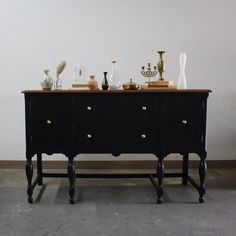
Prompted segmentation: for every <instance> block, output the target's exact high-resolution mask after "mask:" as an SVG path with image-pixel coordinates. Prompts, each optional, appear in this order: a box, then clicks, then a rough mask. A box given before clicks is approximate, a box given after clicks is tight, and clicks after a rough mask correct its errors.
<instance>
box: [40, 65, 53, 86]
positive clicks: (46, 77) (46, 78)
mask: <svg viewBox="0 0 236 236" xmlns="http://www.w3.org/2000/svg"><path fill="white" fill-rule="evenodd" d="M44 73H45V74H44V76H43V79H42V81H41V86H42V89H43V90H51V89H52V86H53V79H52V77H51V76H50V75H49V70H45V71H44Z"/></svg>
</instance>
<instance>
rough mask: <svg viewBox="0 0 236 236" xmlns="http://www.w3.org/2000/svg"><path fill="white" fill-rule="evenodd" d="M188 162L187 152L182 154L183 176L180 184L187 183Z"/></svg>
mask: <svg viewBox="0 0 236 236" xmlns="http://www.w3.org/2000/svg"><path fill="white" fill-rule="evenodd" d="M188 164H189V155H188V153H186V154H184V155H183V177H182V184H183V185H187V184H188V167H189V166H188Z"/></svg>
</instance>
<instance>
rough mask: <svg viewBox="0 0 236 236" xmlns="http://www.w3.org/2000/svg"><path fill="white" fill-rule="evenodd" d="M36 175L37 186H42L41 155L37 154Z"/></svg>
mask: <svg viewBox="0 0 236 236" xmlns="http://www.w3.org/2000/svg"><path fill="white" fill-rule="evenodd" d="M37 174H38V185H43V176H42V154H41V153H40V154H37Z"/></svg>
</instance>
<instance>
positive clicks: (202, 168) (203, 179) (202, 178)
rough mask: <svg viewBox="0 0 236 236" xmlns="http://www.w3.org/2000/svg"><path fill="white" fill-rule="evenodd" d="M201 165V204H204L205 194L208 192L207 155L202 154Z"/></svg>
mask: <svg viewBox="0 0 236 236" xmlns="http://www.w3.org/2000/svg"><path fill="white" fill-rule="evenodd" d="M200 158H201V159H200V164H199V177H200V186H199V202H200V203H202V202H204V197H203V196H204V194H205V192H206V189H205V184H204V183H205V177H206V170H207V165H206V153H204V154H202V155H201V156H200Z"/></svg>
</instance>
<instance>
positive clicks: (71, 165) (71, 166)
mask: <svg viewBox="0 0 236 236" xmlns="http://www.w3.org/2000/svg"><path fill="white" fill-rule="evenodd" d="M67 170H68V177H69V182H70V188H69V196H70V203H71V204H73V203H74V195H75V179H76V176H75V166H74V157H69V163H68V169H67Z"/></svg>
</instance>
